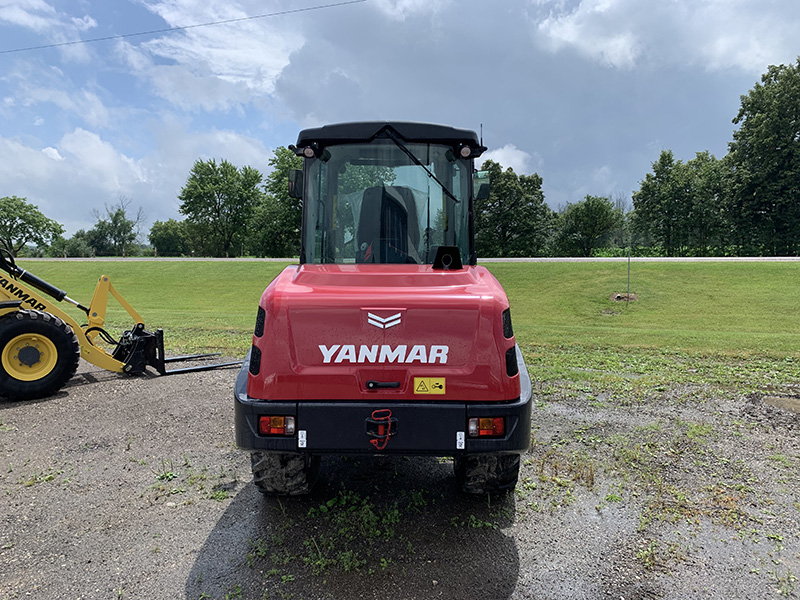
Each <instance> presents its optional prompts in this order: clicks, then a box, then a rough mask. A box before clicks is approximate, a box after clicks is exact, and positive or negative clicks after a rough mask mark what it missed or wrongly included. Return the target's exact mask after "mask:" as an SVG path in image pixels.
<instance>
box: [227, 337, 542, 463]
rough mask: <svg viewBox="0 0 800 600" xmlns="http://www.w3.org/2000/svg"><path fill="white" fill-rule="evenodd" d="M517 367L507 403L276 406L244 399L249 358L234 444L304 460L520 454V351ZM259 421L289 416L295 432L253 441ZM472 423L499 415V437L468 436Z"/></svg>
mask: <svg viewBox="0 0 800 600" xmlns="http://www.w3.org/2000/svg"><path fill="white" fill-rule="evenodd" d="M517 363H518V364H519V372H520V383H521V394H520V397H519V398H517V399H515V400H512V401H509V402H457V401H448V402H430V401H425V402H390V401H385V400H377V401H374V402H349V401H328V400H326V401H322V400H319V401H316V400H313V399H309V400H302V401H285V400H280V401H275V400H254V399H252V398H249V397H248V396H247V373H248V370H249V364H250V355H249V353H248V355H247V357H246V358H245V361H244V364H243V365H242V368H241V370H240V371H239V375H238V376H237V378H236V386H235V390H234V399H235V406H236V418H235V420H236V444H237V445H238V446H239V447H240V448H243V449H245V450H260V451H272V452H304V453H309V454H360V453H371V454H375V453H380V454H405V455H432V456H459V455H463V454H478V453H519V452H523V451H525V450H527V449H528V447H529V445H530V437H531V381H530V377H529V375H528V370H527V368H526V367H525V362H524V360H523V358H522V354H521V353H520V351H519V348H517ZM261 415H271V416H293V417H295V419H296V423H297V432H296V433H295V434H294V435H292V436H263V435H259V433H258V417H259V416H261ZM473 417H505V424H506V428H505V435H504V436H503V437H498V438H488V437H483V438H471V437H469V435H467V422H468V420H469V419H470V418H473ZM381 426H383V427H382V428H381ZM387 433H388V436H387ZM381 434H383V435H381Z"/></svg>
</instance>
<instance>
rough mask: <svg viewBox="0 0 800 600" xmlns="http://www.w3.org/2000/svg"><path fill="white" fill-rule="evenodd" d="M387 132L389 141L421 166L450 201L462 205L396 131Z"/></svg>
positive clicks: (389, 130)
mask: <svg viewBox="0 0 800 600" xmlns="http://www.w3.org/2000/svg"><path fill="white" fill-rule="evenodd" d="M385 131H386V135H388V136H389V139H390V140H392V141H393V142H394V143H395V145H396V146H397V147H398V148H400V150H402V151H403V152H404V153H405V154H406V156H408V158H410V159H411V162H413V163H414V164H415V165H417V166H419V167H422V168H423V169H425V172H426V173H427V174H428V177H430V178H431V179H433V180H434V181H435V182H436V183H438V184H439V186H440V187H441V188H442V191H443V192H444V193H445V194H447V195H448V196H449V197H450V199H451V200H453V202H455V203H456V204H461V200H459V199H458V198H456V197H455V196H454V195H453V192H451V191H450V190H448V189H447V188H446V187H445V185H444V184H443V183H442V182H441V181H439V178H438V177H436V175H434V174H433V173H432V172H431V170H430V169H428V167H426V166H425V165H424V164H422V161H421V160H420V159H418V158H417V156H416V154H414V153H413V152H412V151H411V150H409V149H408V147H407V146H406V145H405V144H404V143H403V140H401V139H400V138H399V137H397V134H396V133H395V132H394V131H392V130H391V129H388V128H387V129H385Z"/></svg>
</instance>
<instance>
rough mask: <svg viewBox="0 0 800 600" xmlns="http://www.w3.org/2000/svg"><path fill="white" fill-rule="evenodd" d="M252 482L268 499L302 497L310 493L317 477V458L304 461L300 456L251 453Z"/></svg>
mask: <svg viewBox="0 0 800 600" xmlns="http://www.w3.org/2000/svg"><path fill="white" fill-rule="evenodd" d="M250 463H251V466H252V468H253V483H255V484H256V487H257V488H258V491H260V492H261V493H263V494H269V495H271V496H302V495H305V494H308V493H310V492H311V488H313V487H314V484H315V483H316V482H317V478H318V477H319V464H320V459H319V456H312V457H311V458H310V459H308V460H306V456H305V455H304V454H291V453H278V452H252V453H251V454H250Z"/></svg>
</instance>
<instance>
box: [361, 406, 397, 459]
mask: <svg viewBox="0 0 800 600" xmlns="http://www.w3.org/2000/svg"><path fill="white" fill-rule="evenodd" d="M393 423H394V424H396V423H397V419H393V418H392V411H391V410H389V409H388V408H379V409H378V410H374V411H372V416H371V417H370V418H369V419H367V435H369V436H371V437H372V438H373V439H371V440H370V441H369V443H370V444H372V445H373V446H375V449H376V450H383V449H384V448H386V445H387V444H388V443H389V437H390V436H393V435H394V434H395V432H394V431H392V424H393ZM370 426H372V427H370Z"/></svg>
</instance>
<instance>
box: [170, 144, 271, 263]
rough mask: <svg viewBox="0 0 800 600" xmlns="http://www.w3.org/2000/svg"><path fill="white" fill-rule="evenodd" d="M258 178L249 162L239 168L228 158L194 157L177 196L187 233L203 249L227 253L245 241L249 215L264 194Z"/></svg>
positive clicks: (205, 251) (224, 254) (249, 224)
mask: <svg viewBox="0 0 800 600" xmlns="http://www.w3.org/2000/svg"><path fill="white" fill-rule="evenodd" d="M261 179H262V177H261V173H260V172H259V171H258V170H256V169H254V168H252V167H249V166H244V167H242V168H241V169H238V168H237V167H236V166H234V165H232V164H231V163H229V162H228V161H227V160H222V161H221V162H220V163H219V164H218V163H217V162H216V161H215V160H213V159H211V160H208V161H204V160H197V161H195V163H194V166H193V167H192V170H191V173H190V174H189V178H188V179H187V181H186V185H185V186H184V187H183V189H182V190H181V193H180V195H179V196H178V199H179V200H180V201H181V205H180V208H179V210H180V212H181V214H183V215H186V222H187V233H188V235H189V236H190V237H193V238H194V239H195V240H198V241H201V242H202V247H201V248H200V251H201V252H202V253H204V254H210V255H212V256H229V255H231V254H233V253H235V250H236V249H237V248H239V247H240V245H241V244H244V243H246V242H247V241H248V232H249V229H250V227H251V218H252V216H253V213H254V211H255V210H256V207H257V206H258V204H259V202H261V200H262V198H263V192H262V191H261V190H260V189H259V185H260V184H261ZM194 249H195V248H192V250H194Z"/></svg>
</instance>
